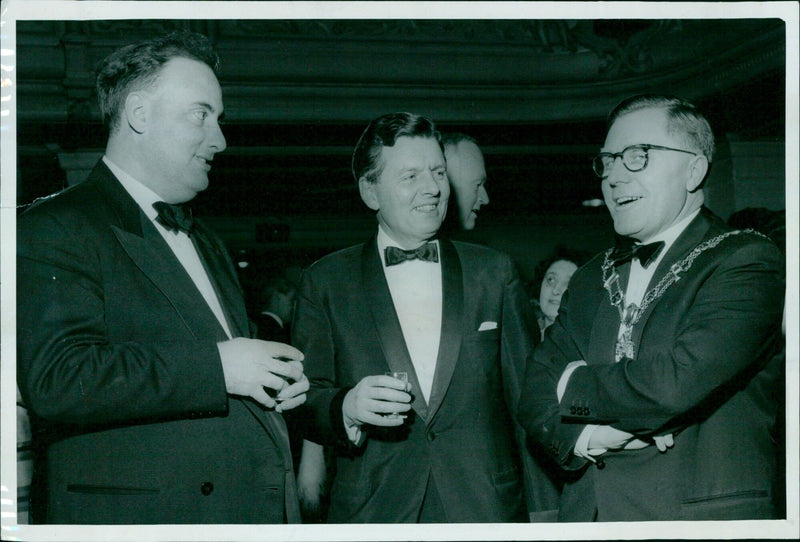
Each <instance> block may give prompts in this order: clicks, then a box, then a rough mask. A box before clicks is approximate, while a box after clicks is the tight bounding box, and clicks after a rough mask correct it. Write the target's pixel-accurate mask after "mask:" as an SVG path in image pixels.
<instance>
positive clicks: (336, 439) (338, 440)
mask: <svg viewBox="0 0 800 542" xmlns="http://www.w3.org/2000/svg"><path fill="white" fill-rule="evenodd" d="M292 345H294V346H295V347H297V348H298V349H299V350H300V351H301V352H303V355H304V356H305V361H304V368H305V374H306V376H307V377H308V379H309V382H310V384H311V387H310V389H309V391H308V393H307V400H306V403H305V404H304V405H302V407H301V408H300V409H295V410H297V412H296V413H294V414H293V415H292V416H293V417H295V419H296V420H297V421H298V423H300V424H302V426H303V428H304V431H305V437H306V438H307V439H308V440H312V441H314V442H318V443H320V444H326V445H336V446H339V447H341V448H344V449H350V448H351V447H352V443H351V442H350V440H349V439H348V438H347V434H346V432H345V428H344V421H343V419H342V402H343V401H344V395H345V394H346V393H347V392H348V391H349V390H350V388H341V387H337V378H336V351H335V347H334V340H333V326H332V323H331V321H330V313H329V312H328V311H326V310H325V306H324V303H323V294H322V292H321V291H320V289H319V288H318V287H317V286H316V285H315V283H314V267H313V266H312V267H311V268H310V269H308V270H307V271H306V272H305V273H304V274H303V278H302V280H301V284H300V288H299V290H298V295H297V301H296V304H295V312H294V317H293V318H292Z"/></svg>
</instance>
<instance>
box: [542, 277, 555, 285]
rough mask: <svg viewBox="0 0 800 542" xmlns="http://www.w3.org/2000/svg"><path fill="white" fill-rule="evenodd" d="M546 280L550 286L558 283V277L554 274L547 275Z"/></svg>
mask: <svg viewBox="0 0 800 542" xmlns="http://www.w3.org/2000/svg"><path fill="white" fill-rule="evenodd" d="M544 281H545V283H547V285H548V286H555V285H556V278H555V277H554V276H552V275H550V276H547V277H545V279H544Z"/></svg>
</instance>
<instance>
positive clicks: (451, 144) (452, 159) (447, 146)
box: [442, 132, 489, 230]
mask: <svg viewBox="0 0 800 542" xmlns="http://www.w3.org/2000/svg"><path fill="white" fill-rule="evenodd" d="M442 145H443V146H444V157H445V160H446V161H447V178H448V179H449V180H450V189H451V191H452V192H453V195H454V198H453V199H454V200H455V204H456V208H455V209H453V211H455V215H456V218H457V219H458V222H459V224H460V226H461V228H462V229H464V230H474V229H475V222H476V221H477V220H478V213H479V212H480V209H481V207H483V206H484V205H488V203H489V193H488V192H486V166H485V165H484V161H483V153H482V152H481V149H480V147H478V143H477V141H475V139H474V138H472V137H470V136H468V135H467V134H462V133H458V132H454V133H450V134H444V135H443V136H442ZM451 212H452V211H451Z"/></svg>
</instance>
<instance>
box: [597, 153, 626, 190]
mask: <svg viewBox="0 0 800 542" xmlns="http://www.w3.org/2000/svg"><path fill="white" fill-rule="evenodd" d="M627 173H629V171H628V168H626V167H625V165H624V164H623V163H622V157H621V156H615V157H614V161H613V162H611V166H609V167H608V169H606V170H605V174H606V176H605V179H603V180H604V181H606V182H608V184H609V185H610V186H616V185H617V184H619V183H620V182H628V176H627Z"/></svg>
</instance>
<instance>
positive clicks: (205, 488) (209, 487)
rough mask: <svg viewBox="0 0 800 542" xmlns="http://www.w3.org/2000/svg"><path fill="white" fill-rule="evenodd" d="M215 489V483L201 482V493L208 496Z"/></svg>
mask: <svg viewBox="0 0 800 542" xmlns="http://www.w3.org/2000/svg"><path fill="white" fill-rule="evenodd" d="M213 491H214V484H212V483H211V482H203V483H202V484H200V493H202V494H203V495H205V496H206V497H208V496H209V495H211V493H213Z"/></svg>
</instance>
